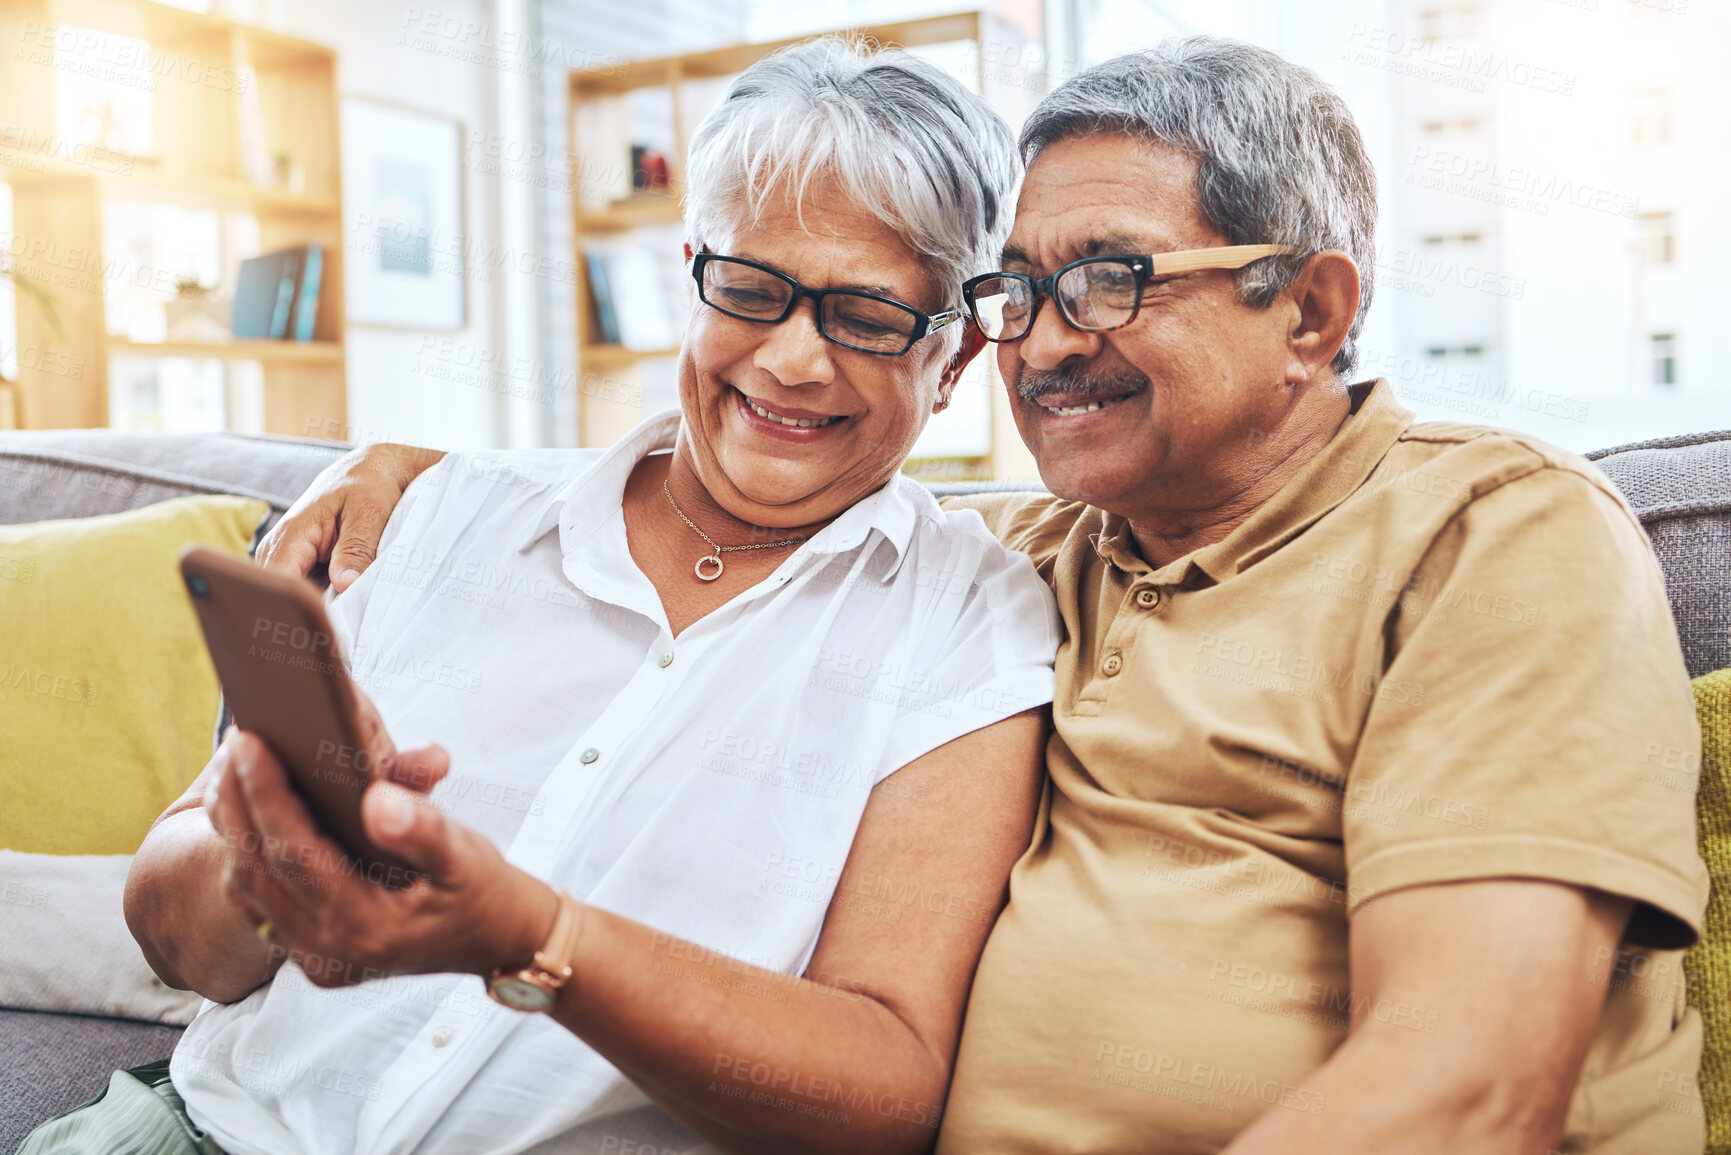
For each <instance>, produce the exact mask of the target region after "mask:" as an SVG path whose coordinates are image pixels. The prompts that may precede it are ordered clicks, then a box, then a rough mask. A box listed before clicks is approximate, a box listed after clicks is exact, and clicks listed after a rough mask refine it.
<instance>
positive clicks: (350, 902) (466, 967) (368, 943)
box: [204, 691, 557, 987]
mask: <svg viewBox="0 0 1731 1155" xmlns="http://www.w3.org/2000/svg"><path fill="white" fill-rule="evenodd" d="M357 697H358V698H359V707H360V713H361V721H362V726H363V729H364V731H365V733H366V738H367V750H368V754H369V762H370V764H371V766H372V767H374V778H375V780H374V781H373V782H372V784H371V785H369V786H368V787H367V791H366V794H365V796H364V797H363V798H362V802H361V814H362V820H363V822H364V823H365V826H366V831H367V835H368V837H369V838H371V839H372V840H373V842H374V843H375V845H377V846H378V847H379V848H380V849H382V850H387V851H389V852H391V853H392V854H393V855H395V856H396V857H397V858H399V859H400V860H401V861H402V862H404V863H406V864H408V866H409V868H410V870H411V871H412V872H413V877H412V878H407V879H395V880H392V881H393V882H395V883H400V884H401V885H393V886H383V885H379V883H378V882H377V881H369V880H368V878H367V877H366V876H365V873H364V872H363V870H361V869H359V868H357V864H356V863H355V860H354V859H353V858H352V857H351V856H349V855H348V854H346V853H345V852H344V851H343V849H342V848H341V847H340V846H339V845H338V844H337V843H335V842H334V841H332V840H331V839H330V838H328V837H326V836H325V835H324V834H323V833H321V832H320V830H319V829H318V826H317V824H316V823H315V822H314V820H313V818H312V815H311V814H310V813H309V812H308V810H307V808H306V806H305V804H304V803H303V802H302V801H301V799H300V796H299V795H298V794H297V793H296V792H295V790H294V788H293V786H292V784H291V783H290V780H289V776H288V773H287V771H286V770H285V769H284V768H283V766H282V763H281V762H280V761H279V760H278V759H277V758H276V756H275V755H274V754H273V753H272V752H271V750H270V748H269V747H268V746H267V745H266V744H265V743H264V742H263V741H262V740H261V739H259V738H258V737H257V736H256V735H252V734H248V733H246V732H244V731H241V730H238V729H230V730H229V731H228V732H227V733H226V734H225V735H224V736H223V741H222V745H221V746H220V747H219V749H218V751H217V754H216V757H215V759H213V762H212V766H211V770H213V771H215V773H214V776H213V779H214V780H213V781H212V783H211V785H210V786H209V787H208V789H207V791H206V793H205V798H204V809H205V811H206V813H207V814H208V815H209V816H210V822H211V825H212V826H213V827H214V828H215V829H216V831H217V833H218V834H219V835H220V836H221V837H222V839H223V841H224V843H225V845H226V846H227V847H228V850H229V854H228V857H227V861H226V863H225V865H224V867H223V879H222V886H223V891H224V893H225V894H226V895H227V896H228V898H229V900H230V901H231V902H233V903H235V904H236V905H237V906H239V907H241V908H242V909H244V910H245V911H246V912H247V913H248V915H249V916H250V917H251V918H252V920H253V921H254V922H255V923H259V924H261V925H263V924H265V923H266V920H268V929H269V941H270V942H271V944H272V946H273V947H274V948H275V949H276V950H277V951H279V952H280V953H281V955H282V957H283V958H286V959H288V960H291V961H294V962H295V963H296V964H297V965H299V966H300V967H301V969H302V970H303V971H305V972H306V974H307V977H308V978H309V979H311V980H312V981H313V982H314V983H315V984H317V985H319V986H323V987H337V986H346V985H351V984H354V983H359V982H365V981H367V980H369V979H374V978H380V977H383V976H385V975H389V974H423V973H438V972H468V973H474V974H482V975H485V974H487V973H488V972H490V971H491V970H493V968H495V967H497V966H501V965H505V964H509V963H515V962H521V961H525V960H527V959H528V958H530V957H531V956H532V955H533V954H534V953H535V951H536V950H537V949H538V948H539V947H540V945H541V943H542V941H543V940H544V939H545V937H546V935H547V932H548V930H549V928H550V927H551V926H552V924H553V920H554V917H555V915H556V913H557V900H556V898H555V896H554V892H553V890H552V889H551V888H550V887H548V886H547V885H546V884H545V883H542V882H540V881H539V880H537V879H535V878H534V877H533V876H531V875H529V874H527V873H525V872H523V871H521V870H519V869H517V868H516V867H514V866H512V865H511V864H510V863H508V862H506V861H505V858H504V856H503V855H501V854H500V853H499V851H498V849H497V848H496V847H495V846H494V845H493V844H492V843H491V842H489V841H488V840H487V839H486V838H484V837H482V836H481V835H479V834H477V833H475V832H474V831H472V830H469V829H468V828H466V827H464V826H462V825H460V824H458V823H455V822H452V821H450V820H449V819H448V818H446V817H445V815H444V814H443V813H442V812H440V811H439V810H438V809H437V808H436V807H435V806H433V805H432V804H431V803H430V801H429V800H428V799H427V793H428V792H429V791H431V790H432V788H433V787H434V786H435V785H437V784H438V782H439V781H440V780H441V779H443V778H444V776H445V775H446V773H448V772H449V769H450V758H449V756H448V755H447V754H446V753H445V751H444V750H443V748H441V747H439V746H424V747H420V748H418V749H414V750H408V751H401V752H399V751H397V750H396V748H395V746H394V744H393V743H392V742H391V739H390V736H389V735H388V734H387V733H386V732H385V729H384V725H383V723H382V721H381V720H380V718H379V715H378V711H377V710H376V709H374V707H373V705H372V703H371V702H369V701H368V700H367V699H366V696H365V695H364V694H360V693H359V692H358V691H357Z"/></svg>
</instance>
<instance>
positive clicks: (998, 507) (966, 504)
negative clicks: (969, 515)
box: [938, 492, 1086, 566]
mask: <svg viewBox="0 0 1731 1155" xmlns="http://www.w3.org/2000/svg"><path fill="white" fill-rule="evenodd" d="M938 504H939V505H941V506H942V507H943V508H944V510H945V511H946V512H951V513H959V512H961V511H963V510H971V511H972V512H974V513H976V514H978V515H979V516H980V519H981V520H982V521H984V522H985V523H986V528H987V529H988V530H990V531H991V533H992V536H994V537H996V538H997V539H998V540H999V541H1001V542H1003V543H1004V546H1005V547H1006V548H1008V549H1013V550H1018V551H1020V552H1022V553H1025V554H1027V555H1028V556H1029V557H1030V558H1032V559H1033V562H1034V564H1035V566H1040V565H1043V564H1044V563H1045V562H1046V561H1047V560H1049V559H1050V557H1051V555H1052V554H1054V553H1056V552H1057V550H1058V547H1059V546H1061V545H1063V544H1064V540H1065V537H1066V536H1067V532H1068V530H1069V527H1070V525H1071V523H1072V522H1074V520H1075V518H1074V516H1068V517H1066V516H1062V511H1063V510H1064V509H1068V510H1070V511H1072V513H1074V512H1078V511H1080V510H1082V509H1084V508H1086V507H1085V506H1083V505H1082V503H1080V502H1075V501H1063V500H1061V499H1059V498H1056V497H1050V496H1046V495H1044V494H1037V493H1027V492H1017V493H970V494H966V495H962V496H956V497H945V498H942V499H940V501H939V503H938Z"/></svg>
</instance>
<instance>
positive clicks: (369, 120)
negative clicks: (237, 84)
mask: <svg viewBox="0 0 1731 1155" xmlns="http://www.w3.org/2000/svg"><path fill="white" fill-rule="evenodd" d="M342 120H343V186H344V187H343V231H344V241H345V244H346V247H347V260H346V262H345V265H346V267H347V270H348V285H347V290H348V291H347V293H346V294H345V297H346V299H347V302H348V319H349V322H350V323H351V324H355V325H382V326H388V327H393V328H394V327H402V328H413V329H461V328H462V327H463V324H464V321H465V318H464V305H465V302H464V287H465V284H466V277H465V275H464V263H463V165H462V160H463V126H462V125H461V124H460V123H458V122H457V121H456V120H453V119H451V118H449V117H444V116H437V115H434V114H431V113H426V112H421V111H418V110H415V109H411V108H403V107H401V106H399V105H394V104H386V103H383V102H380V101H375V100H362V99H359V98H354V97H351V98H349V99H347V100H344V101H343V111H342Z"/></svg>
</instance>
